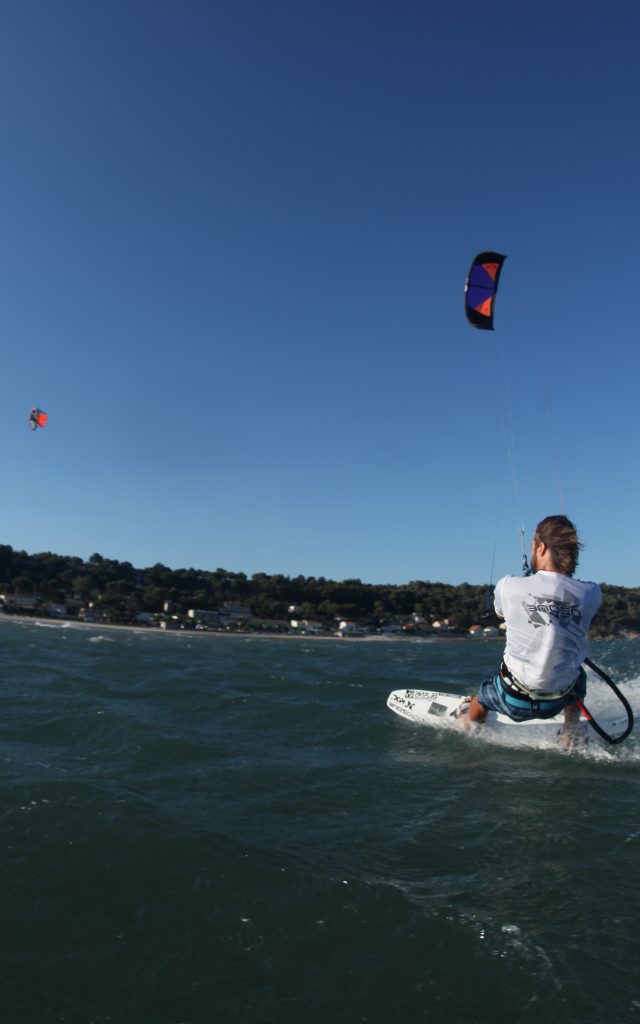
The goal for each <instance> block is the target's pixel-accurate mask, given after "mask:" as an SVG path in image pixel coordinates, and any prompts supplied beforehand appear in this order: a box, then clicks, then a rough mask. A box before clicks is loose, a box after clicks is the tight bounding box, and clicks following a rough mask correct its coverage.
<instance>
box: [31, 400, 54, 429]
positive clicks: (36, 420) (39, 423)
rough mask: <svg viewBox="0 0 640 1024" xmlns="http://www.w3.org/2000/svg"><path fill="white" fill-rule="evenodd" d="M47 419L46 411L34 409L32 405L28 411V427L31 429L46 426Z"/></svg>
mask: <svg viewBox="0 0 640 1024" xmlns="http://www.w3.org/2000/svg"><path fill="white" fill-rule="evenodd" d="M48 419H49V417H48V416H47V414H46V412H43V411H42V409H36V407H35V406H34V407H33V409H32V410H31V412H30V413H29V427H30V429H31V430H37V429H38V427H44V426H46V423H47V420H48Z"/></svg>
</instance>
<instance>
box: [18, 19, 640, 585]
mask: <svg viewBox="0 0 640 1024" xmlns="http://www.w3.org/2000/svg"><path fill="white" fill-rule="evenodd" d="M639 37H640V8H638V7H637V5H634V4H632V3H630V2H629V0H624V2H617V0H613V2H612V3H608V4H602V3H601V2H597V3H596V2H592V0H586V2H582V3H580V4H578V3H577V2H576V3H564V4H558V3H557V2H552V3H545V2H542V3H540V2H536V3H533V2H524V3H518V4H515V3H513V2H512V0H498V2H493V3H489V4H485V5H479V4H477V3H472V2H470V0H464V2H453V3H451V4H447V5H444V4H434V3H427V2H417V0H415V2H402V0H394V2H393V3H392V2H390V0H389V2H384V3H383V2H376V0H366V2H365V0H362V2H350V0H321V2H305V0H219V2H216V0H211V2H194V0H180V2H178V0H173V2H162V0H149V2H142V0H104V2H100V0H92V2H91V3H87V2H85V0H60V2H58V3H50V2H49V0H4V2H3V4H2V8H1V10H0V134H1V137H2V147H1V152H0V186H1V196H2V201H1V207H0V209H1V221H0V331H1V336H2V353H3V358H2V375H1V378H0V389H1V390H0V430H1V431H2V441H3V443H2V485H3V486H2V500H1V503H0V524H1V530H0V540H1V541H2V542H4V543H8V544H11V545H12V546H13V547H15V548H21V549H25V550H27V551H29V552H31V553H33V552H37V551H54V552H57V553H60V554H73V555H79V556H81V557H89V556H90V555H91V554H92V553H93V552H99V553H100V554H102V555H103V556H105V557H110V558H117V559H120V560H129V561H131V562H132V563H133V564H134V565H137V566H148V565H152V564H154V563H155V562H163V563H165V564H166V565H169V566H171V567H173V568H178V567H189V566H193V567H196V568H203V569H215V568H217V567H219V566H220V567H224V568H226V569H229V570H232V571H243V572H246V573H247V574H251V573H254V572H267V573H277V572H282V573H285V574H290V575H298V574H299V573H301V574H303V575H308V576H312V575H313V576H326V577H328V578H335V579H344V578H347V577H359V578H361V579H362V580H364V581H366V582H374V583H384V582H404V581H408V580H412V579H428V580H433V581H436V580H440V581H445V582H451V583H459V582H462V581H464V580H466V581H468V582H471V583H482V582H486V581H487V580H488V579H489V577H490V574H491V566H492V559H493V552H494V548H495V564H494V570H493V579H494V581H495V579H496V578H497V577H498V576H500V575H502V574H503V573H505V572H518V571H519V565H520V548H519V538H518V530H519V528H520V526H521V525H523V526H524V527H525V529H526V531H527V537H528V538H529V537H530V534H531V530H532V528H533V527H534V526H535V523H536V522H537V520H538V519H540V518H541V517H542V516H544V515H547V514H549V513H552V512H558V511H564V512H565V513H567V514H568V515H570V516H572V517H573V518H574V519H575V521H576V522H577V524H578V527H579V528H580V530H581V532H582V533H583V535H584V539H585V542H586V545H587V547H586V550H585V552H584V554H583V557H582V560H581V565H580V569H579V575H581V576H582V577H583V578H590V579H596V580H598V581H606V582H610V583H618V584H623V585H626V586H638V585H640V559H639V556H638V519H639V515H638V498H639V489H640V480H639V474H638V454H637V453H638V442H639V438H638V433H639V432H638V397H637V395H638V381H639V379H640V358H639V356H638V340H637V335H638V327H637V313H638V298H637V293H638V284H637V281H638V241H637V239H638V220H639V200H638V196H639V194H640V192H639V185H638V182H639V181H640V135H639V134H638V130H637V122H638V111H637V101H638V95H639V94H640V64H639V62H638V57H637V41H638V38H639ZM483 249H495V250H497V251H499V252H503V253H506V254H507V256H508V259H507V262H506V264H505V267H504V271H503V275H502V281H501V290H500V295H499V299H498V305H497V314H496V328H497V329H496V331H495V332H494V333H493V334H490V333H489V332H481V331H477V330H474V329H473V328H472V327H470V326H469V325H467V323H466V320H465V318H464V315H463V285H464V279H465V276H466V272H467V269H468V265H469V263H470V261H471V258H472V257H473V256H474V254H475V253H476V252H478V251H480V250H483ZM34 404H35V405H38V406H40V407H42V408H43V409H46V411H47V412H48V413H49V424H48V426H47V427H46V429H45V430H43V431H38V432H36V433H34V434H32V433H31V432H30V431H29V430H28V429H27V415H28V412H29V409H30V407H31V406H32V405H34Z"/></svg>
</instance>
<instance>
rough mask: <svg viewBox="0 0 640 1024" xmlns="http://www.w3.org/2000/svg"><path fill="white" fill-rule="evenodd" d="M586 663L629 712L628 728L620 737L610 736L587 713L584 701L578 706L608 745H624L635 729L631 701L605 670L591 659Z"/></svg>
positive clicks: (587, 659)
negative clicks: (624, 741)
mask: <svg viewBox="0 0 640 1024" xmlns="http://www.w3.org/2000/svg"><path fill="white" fill-rule="evenodd" d="M584 663H585V665H586V666H587V667H588V668H590V669H591V671H592V672H595V673H596V674H597V675H599V676H600V678H601V679H603V680H604V681H605V683H606V684H607V686H610V687H611V689H612V690H613V692H614V693H615V695H616V697H617V698H618V700H619V701H620V703H621V704H622V706H623V707H624V709H625V711H626V712H627V726H626V729H625V730H624V732H621V733H620V735H619V736H610V735H609V733H608V732H605V730H604V729H603V728H602V726H601V725H599V724H598V723H597V722H596V720H595V718H594V717H593V715H591V713H590V712H589V711H587V709H586V708H585V706H584V704H583V703H582V701H579V700H577V701H576V704H577V705H578V707H579V708H580V710H581V712H582V714H583V715H584V717H585V718H586V719H587V721H588V723H589V725H590V726H591V728H592V729H595V731H596V732H597V734H598V736H601V737H602V739H603V740H606V742H607V743H611V744H615V743H622V741H623V740H626V738H627V736H628V735H629V733H630V732H631V730H632V729H633V711H632V710H631V705H630V704H629V701H628V700H627V698H626V697H625V695H624V694H623V693H621V692H620V690H619V689H618V687H617V686H616V684H615V683H614V681H613V679H611V678H610V676H608V675H607V673H606V672H605V671H604V670H603V669H601V668H598V666H597V665H594V663H593V662H592V661H590V660H589V658H585V659H584Z"/></svg>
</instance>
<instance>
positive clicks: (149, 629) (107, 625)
mask: <svg viewBox="0 0 640 1024" xmlns="http://www.w3.org/2000/svg"><path fill="white" fill-rule="evenodd" d="M0 622H13V623H27V624H30V625H32V626H33V625H36V624H37V625H39V626H41V627H43V628H46V629H64V628H66V629H89V630H93V631H94V632H100V631H101V630H110V631H112V630H115V631H123V632H127V633H144V634H150V635H152V636H173V637H176V636H178V637H185V636H188V637H224V638H228V637H235V638H236V639H237V638H240V637H241V638H243V639H248V640H340V641H342V642H344V643H348V644H352V643H362V642H367V643H371V641H375V642H376V643H401V644H406V643H423V644H440V643H454V642H464V643H468V642H470V641H471V642H473V643H488V642H495V641H496V640H501V641H503V642H504V637H502V636H491V637H466V636H411V637H409V636H380V635H376V634H375V633H371V634H369V635H367V636H346V637H345V636H335V635H333V634H327V633H324V634H321V635H319V634H317V633H316V634H314V633H268V632H266V631H265V632H264V633H256V632H251V631H249V630H247V631H243V630H240V629H238V630H229V631H228V632H227V631H226V630H225V631H222V630H199V629H159V628H158V626H133V625H131V626H130V625H124V624H122V623H113V622H81V621H80V620H79V619H48V618H44V617H42V616H37V615H34V616H31V615H12V614H11V613H8V612H2V613H0Z"/></svg>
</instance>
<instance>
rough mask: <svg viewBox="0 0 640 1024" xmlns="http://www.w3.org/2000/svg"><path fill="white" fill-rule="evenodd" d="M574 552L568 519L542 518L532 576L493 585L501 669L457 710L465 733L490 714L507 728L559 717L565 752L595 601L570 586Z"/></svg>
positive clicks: (582, 587) (580, 695) (581, 688)
mask: <svg viewBox="0 0 640 1024" xmlns="http://www.w3.org/2000/svg"><path fill="white" fill-rule="evenodd" d="M581 547H582V544H581V543H580V540H579V538H578V534H577V531H576V528H575V526H574V525H573V523H572V522H571V520H570V519H567V517H566V516H547V518H546V519H543V520H542V522H540V523H538V526H537V527H536V531H535V533H534V536H533V540H532V541H531V570H532V574H533V575H531V576H504V577H503V578H502V579H501V580H499V581H498V583H497V584H496V589H495V595H494V606H495V610H496V615H498V616H499V617H500V618H503V619H504V620H505V624H506V628H507V642H506V647H505V651H504V656H503V662H502V665H501V666H500V670H499V672H498V673H497V674H495V675H491V676H489V677H488V678H487V679H485V681H484V682H483V683H482V684H481V686H480V689H479V691H478V693H477V695H476V696H475V697H472V698H471V699H470V702H468V703H467V704H466V705H465V706H464V707H462V708H461V709H460V711H461V712H462V713H464V714H463V718H462V722H463V724H464V726H465V728H468V723H469V722H482V721H483V719H484V718H486V716H487V712H489V711H499V712H500V713H501V714H503V715H507V716H508V717H509V718H510V719H512V721H514V722H525V721H527V720H529V719H531V718H553V717H554V716H555V715H557V714H559V712H560V711H564V734H565V741H566V745H568V744H569V742H570V738H571V732H572V729H573V727H574V726H575V724H576V722H577V721H578V718H579V716H580V709H579V707H578V705H577V704H576V700H579V701H581V702H582V701H584V698H585V695H586V691H587V679H586V674H585V671H584V669H583V667H582V663H583V661H584V659H585V657H586V654H587V646H588V640H587V633H588V630H589V625H590V623H591V620H592V619H593V617H594V615H595V613H596V612H597V610H598V608H599V607H600V602H601V601H602V593H601V591H600V587H599V586H598V585H597V584H596V583H584V582H583V581H582V580H574V579H573V574H574V572H575V569H576V565H577V563H578V554H579V551H580V549H581ZM467 709H468V713H465V712H467Z"/></svg>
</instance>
